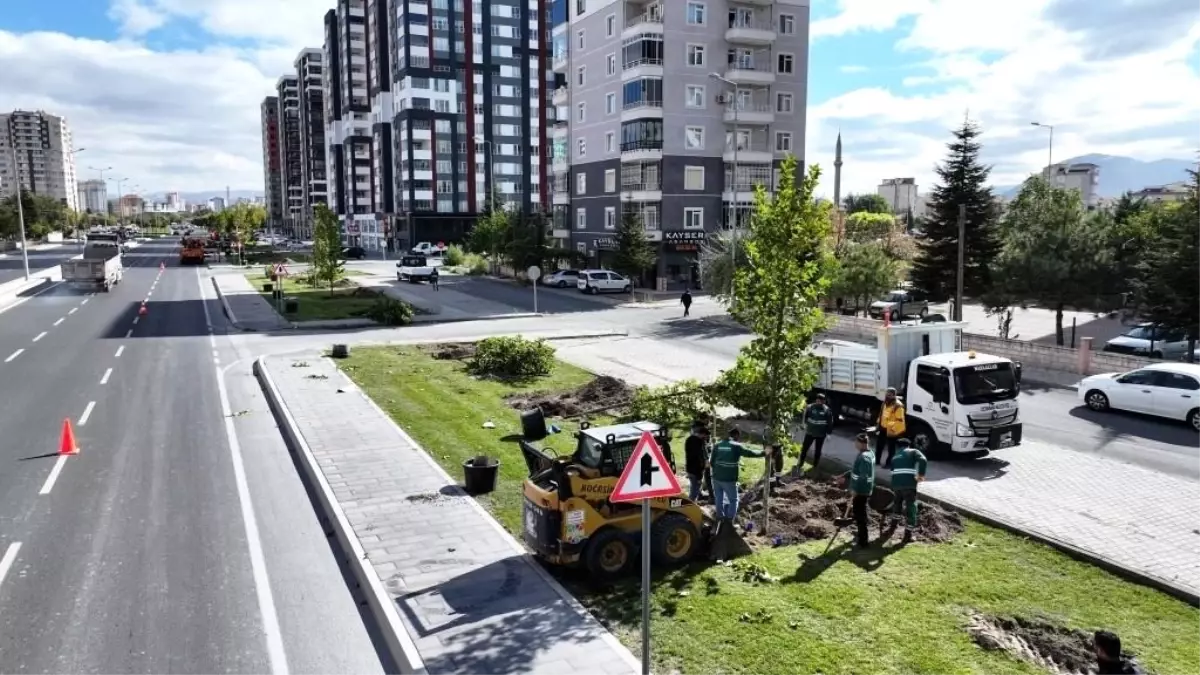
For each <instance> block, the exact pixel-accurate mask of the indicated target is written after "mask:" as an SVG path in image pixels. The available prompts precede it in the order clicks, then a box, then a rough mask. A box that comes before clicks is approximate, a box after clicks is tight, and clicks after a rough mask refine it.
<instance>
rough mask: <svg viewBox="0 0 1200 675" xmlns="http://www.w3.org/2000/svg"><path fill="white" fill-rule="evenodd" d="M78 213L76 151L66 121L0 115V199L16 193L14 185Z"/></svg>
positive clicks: (33, 115) (51, 117) (21, 112)
mask: <svg viewBox="0 0 1200 675" xmlns="http://www.w3.org/2000/svg"><path fill="white" fill-rule="evenodd" d="M18 181H19V182H20V184H21V186H22V187H23V188H24V189H26V190H28V191H30V192H33V193H35V194H41V195H46V196H48V197H52V198H54V199H57V200H59V201H61V202H62V203H63V204H66V205H67V206H68V207H69V208H71V209H72V210H76V211H78V210H79V209H80V208H81V207H80V205H79V186H78V185H77V182H76V174H75V148H74V145H73V144H72V139H71V128H70V126H68V125H67V120H66V118H63V117H59V116H57V115H51V114H49V113H46V112H42V111H40V110H39V111H36V112H29V111H24V110H16V111H13V112H12V113H4V114H0V197H8V196H10V195H12V194H15V193H16V191H17V182H18Z"/></svg>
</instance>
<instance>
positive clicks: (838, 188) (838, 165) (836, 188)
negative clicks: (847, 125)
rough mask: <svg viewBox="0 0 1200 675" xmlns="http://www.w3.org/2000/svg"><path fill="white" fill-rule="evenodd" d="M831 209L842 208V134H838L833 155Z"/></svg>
mask: <svg viewBox="0 0 1200 675" xmlns="http://www.w3.org/2000/svg"><path fill="white" fill-rule="evenodd" d="M833 207H834V208H837V209H840V208H842V132H840V131H839V132H838V137H837V147H836V148H835V149H834V153H833Z"/></svg>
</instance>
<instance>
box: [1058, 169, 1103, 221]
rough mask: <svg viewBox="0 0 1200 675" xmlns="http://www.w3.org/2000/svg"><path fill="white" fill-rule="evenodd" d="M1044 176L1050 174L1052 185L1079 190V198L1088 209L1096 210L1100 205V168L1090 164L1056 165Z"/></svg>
mask: <svg viewBox="0 0 1200 675" xmlns="http://www.w3.org/2000/svg"><path fill="white" fill-rule="evenodd" d="M1044 174H1049V178H1050V184H1051V185H1053V186H1055V187H1059V188H1063V189H1065V190H1078V191H1079V197H1080V199H1081V200H1082V201H1083V205H1084V207H1085V208H1087V209H1089V210H1090V209H1094V208H1096V206H1097V205H1098V204H1099V201H1100V195H1099V194H1098V192H1097V191H1098V190H1099V188H1100V167H1099V166H1098V165H1096V164H1092V163H1090V162H1080V163H1077V164H1055V165H1054V166H1051V167H1048V168H1047V169H1046V170H1045V171H1044Z"/></svg>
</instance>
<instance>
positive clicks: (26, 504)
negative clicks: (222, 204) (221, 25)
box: [0, 242, 385, 673]
mask: <svg viewBox="0 0 1200 675" xmlns="http://www.w3.org/2000/svg"><path fill="white" fill-rule="evenodd" d="M173 246H174V242H172V243H169V244H163V243H146V244H143V245H142V246H141V247H140V248H137V249H134V250H133V251H131V252H130V254H128V255H127V256H126V258H125V264H126V266H127V270H126V274H125V278H124V281H123V282H122V283H121V284H120V285H119V286H118V287H116V288H115V289H114V290H113V292H111V293H107V294H106V293H97V294H86V293H74V292H71V291H69V290H66V289H64V288H62V287H61V286H58V287H55V288H53V289H51V290H49V291H47V292H45V293H42V294H40V295H38V296H36V297H32V298H29V299H28V300H25V301H24V302H21V303H19V304H17V305H13V306H9V307H8V308H7V309H5V310H4V311H3V313H0V397H2V398H3V401H4V405H3V406H0V429H3V430H4V440H5V442H4V443H3V444H0V462H3V463H4V469H3V470H0V556H2V557H0V672H13V673H16V672H113V673H115V672H130V673H151V672H154V673H175V672H208V673H215V672H238V673H241V672H245V673H250V672H255V673H267V672H271V673H282V672H288V671H291V672H367V673H372V672H382V671H383V669H384V667H385V666H384V665H383V664H381V659H380V657H379V656H377V650H376V648H375V646H374V643H373V642H372V634H371V632H370V627H369V624H368V623H367V622H364V619H363V617H362V615H360V613H359V610H358V608H357V605H356V600H355V598H354V597H353V595H352V593H351V591H350V590H349V588H348V586H347V584H346V580H345V578H344V576H343V572H342V570H341V568H340V567H339V565H338V563H337V559H336V557H335V555H334V553H333V552H332V550H331V548H330V545H329V543H328V540H327V539H326V537H325V535H324V532H323V529H322V528H321V526H320V523H319V522H318V521H317V518H316V516H315V514H314V512H313V511H312V510H311V509H309V508H307V502H306V501H305V500H307V496H306V493H305V490H304V486H303V484H302V483H301V482H300V480H299V478H298V474H297V473H296V471H295V469H294V468H293V466H292V465H291V460H290V458H289V456H288V454H287V451H286V449H285V448H284V447H283V444H282V442H281V441H280V440H279V437H278V433H277V432H276V433H274V434H273V435H271V436H269V437H268V436H266V435H264V434H262V428H263V426H264V425H269V423H268V421H267V420H266V418H265V417H263V416H261V415H260V416H259V417H260V419H258V420H247V421H244V422H239V421H238V420H237V418H239V417H250V416H251V415H248V414H245V412H246V411H245V410H244V409H242V408H237V409H234V407H233V406H234V405H235V403H236V404H237V405H250V403H248V402H247V401H248V399H247V398H246V396H247V394H246V387H245V386H244V384H239V385H238V387H236V388H231V387H229V386H228V385H227V384H225V383H224V382H222V383H221V384H218V382H219V378H218V374H219V372H220V371H219V366H218V364H217V363H215V359H216V357H217V353H216V351H215V350H214V349H213V347H212V345H211V344H210V343H211V342H213V341H215V339H216V338H215V337H210V336H209V333H208V324H209V321H208V319H206V312H205V309H206V307H205V303H204V301H203V300H202V296H201V293H202V289H201V285H200V274H199V273H198V271H197V270H196V269H194V268H179V267H177V266H175V261H176V259H175V258H174V257H173V256H172V253H173V251H174V249H173ZM160 262H165V263H166V264H167V267H166V269H165V270H161V271H160V269H159V264H160ZM143 301H145V302H146V307H147V310H148V311H147V314H145V315H144V316H139V314H138V307H139V306H140V305H141V304H142V302H143ZM211 311H212V310H211V309H210V310H209V313H211ZM233 389H236V390H237V392H238V393H237V396H236V397H235V396H234V395H233ZM239 397H240V398H239ZM64 420H70V421H71V422H72V424H73V425H74V430H75V433H76V436H77V439H78V442H79V446H80V447H81V452H80V454H78V455H76V456H72V457H68V458H66V459H65V460H63V459H60V458H58V457H56V456H55V455H54V453H55V452H57V450H58V448H59V432H60V429H61V426H62V424H63V421H64ZM239 423H240V425H241V426H240V428H241V430H242V431H243V432H245V433H246V438H244V439H241V440H240V441H238V439H239V438H241V437H240V435H237V434H235V435H233V436H232V438H233V439H235V442H233V443H231V442H230V441H229V438H231V436H229V435H227V434H226V428H227V425H229V426H233V427H234V429H233V430H234V431H235V432H236V431H238V429H239ZM299 504H303V505H304V507H305V508H297V505H299Z"/></svg>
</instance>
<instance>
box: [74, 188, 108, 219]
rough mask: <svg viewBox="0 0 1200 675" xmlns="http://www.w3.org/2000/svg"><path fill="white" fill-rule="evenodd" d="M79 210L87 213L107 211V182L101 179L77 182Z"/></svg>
mask: <svg viewBox="0 0 1200 675" xmlns="http://www.w3.org/2000/svg"><path fill="white" fill-rule="evenodd" d="M78 204H79V210H81V211H86V212H88V213H106V212H107V211H108V184H107V183H105V182H104V181H102V180H85V181H80V182H79V202H78Z"/></svg>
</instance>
